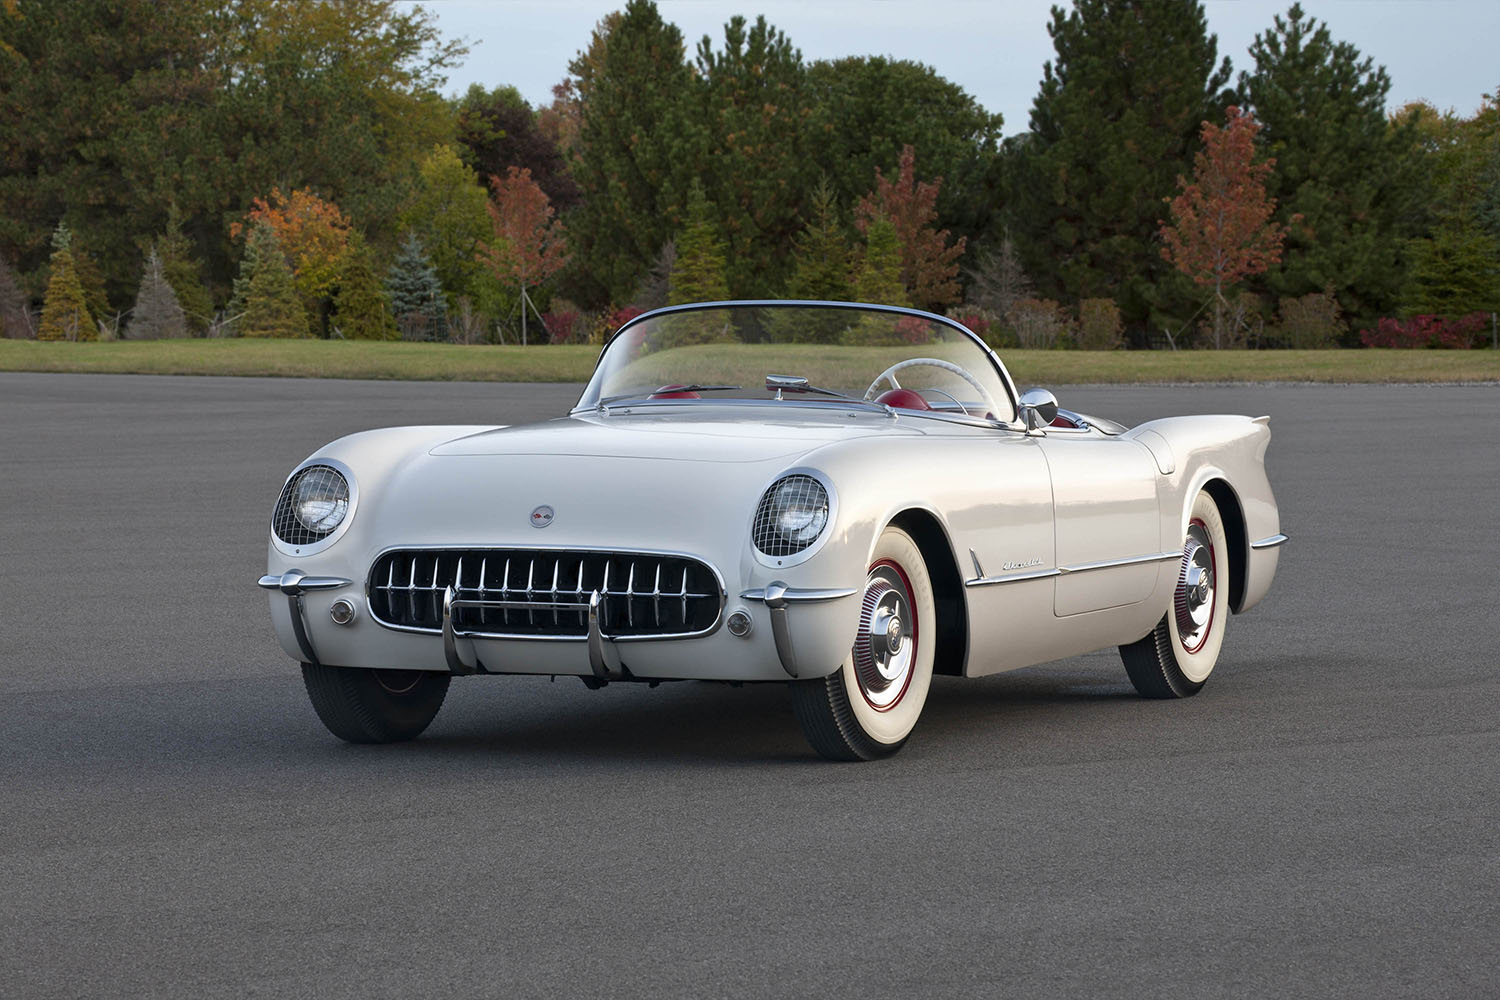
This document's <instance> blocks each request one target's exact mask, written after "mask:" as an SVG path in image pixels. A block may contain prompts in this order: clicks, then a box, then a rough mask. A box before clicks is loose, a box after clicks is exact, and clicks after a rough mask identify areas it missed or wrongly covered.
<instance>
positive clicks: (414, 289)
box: [385, 233, 447, 340]
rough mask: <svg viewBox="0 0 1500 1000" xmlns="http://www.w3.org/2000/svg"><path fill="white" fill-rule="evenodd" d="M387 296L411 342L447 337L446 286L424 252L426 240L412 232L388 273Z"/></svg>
mask: <svg viewBox="0 0 1500 1000" xmlns="http://www.w3.org/2000/svg"><path fill="white" fill-rule="evenodd" d="M385 294H386V298H387V299H389V300H390V304H391V315H393V316H394V317H395V318H396V326H397V328H399V329H400V331H401V334H402V336H404V337H406V338H407V339H408V340H442V339H443V338H444V337H445V336H447V327H446V325H445V323H444V310H443V286H442V283H441V282H439V281H438V276H437V270H436V269H435V268H434V267H433V266H432V262H431V261H430V260H429V259H428V257H427V252H426V251H425V250H423V249H422V241H421V240H419V239H417V237H416V236H415V235H414V234H412V233H408V234H407V235H406V241H405V242H404V243H402V244H401V250H400V252H399V253H398V254H396V259H395V260H394V261H393V262H392V263H391V267H390V270H389V271H387V272H386V276H385Z"/></svg>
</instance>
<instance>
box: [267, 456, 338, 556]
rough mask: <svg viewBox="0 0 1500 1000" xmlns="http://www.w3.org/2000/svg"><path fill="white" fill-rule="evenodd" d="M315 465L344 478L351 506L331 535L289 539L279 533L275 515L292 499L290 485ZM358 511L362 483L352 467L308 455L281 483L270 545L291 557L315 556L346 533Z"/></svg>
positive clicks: (273, 507)
mask: <svg viewBox="0 0 1500 1000" xmlns="http://www.w3.org/2000/svg"><path fill="white" fill-rule="evenodd" d="M316 466H324V467H326V468H329V469H332V470H333V471H334V472H336V473H338V474H339V475H340V476H341V477H343V480H344V482H345V483H346V484H347V485H348V488H349V502H348V506H347V507H346V508H345V511H344V517H343V520H341V521H339V523H338V524H337V525H335V526H334V529H333V530H332V531H330V532H329V533H328V534H326V535H324V536H323V537H321V538H319V539H317V540H315V541H311V542H305V543H303V544H293V543H291V542H288V541H286V540H285V539H283V538H282V537H281V536H280V535H279V534H277V532H276V519H277V518H276V515H277V512H278V511H280V510H281V508H282V505H283V504H284V503H288V502H290V498H289V497H288V495H287V493H288V490H289V488H290V487H291V486H292V483H293V482H294V481H295V480H297V479H298V478H299V477H300V476H301V475H302V473H304V472H306V471H307V470H308V469H311V468H314V467H316ZM358 510H359V483H358V481H357V480H356V479H355V478H354V472H353V470H351V469H350V468H349V467H348V466H347V465H345V464H344V463H343V462H340V461H339V460H338V459H335V458H323V457H317V458H309V459H307V460H306V461H304V462H302V463H301V464H299V465H298V466H297V467H296V468H295V469H293V470H292V471H291V472H290V473H289V474H288V475H287V477H286V480H285V482H283V483H282V484H281V492H279V493H278V494H276V503H275V505H274V506H272V508H271V519H270V529H271V530H270V533H271V544H272V545H274V546H275V547H276V549H277V551H279V552H282V553H284V554H286V555H289V556H306V555H312V554H313V553H315V552H321V551H323V550H324V549H326V548H328V547H329V546H330V545H332V544H333V543H334V542H337V541H338V540H339V539H340V538H341V537H343V534H344V532H346V531H348V530H349V525H350V523H351V522H352V521H353V520H354V516H355V514H356V513H357V512H358ZM293 516H295V515H293Z"/></svg>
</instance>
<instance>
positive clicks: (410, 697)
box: [302, 663, 451, 743]
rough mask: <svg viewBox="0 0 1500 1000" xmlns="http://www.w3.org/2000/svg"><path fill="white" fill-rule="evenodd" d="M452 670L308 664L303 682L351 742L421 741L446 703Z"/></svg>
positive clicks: (327, 720) (331, 726) (327, 721)
mask: <svg viewBox="0 0 1500 1000" xmlns="http://www.w3.org/2000/svg"><path fill="white" fill-rule="evenodd" d="M450 680H451V676H450V675H449V674H444V673H434V672H432V671H427V670H366V669H363V668H359V667H327V666H322V665H319V664H313V663H304V664H302V682H303V683H304V684H305V685H306V686H307V696H308V698H309V699H310V700H311V701H312V706H313V710H314V711H315V712H317V713H318V718H320V719H322V720H323V725H325V726H327V727H328V731H329V732H331V733H332V734H333V735H335V736H337V737H338V738H339V739H341V740H347V741H348V742H350V743H399V742H401V741H403V740H410V739H415V738H416V737H417V736H419V735H421V733H422V731H423V730H424V729H426V728H427V726H428V724H429V723H431V722H432V720H433V717H434V716H436V715H437V714H438V709H440V708H442V707H443V698H444V696H445V695H447V693H448V682H449V681H450Z"/></svg>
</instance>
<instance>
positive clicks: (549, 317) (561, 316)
mask: <svg viewBox="0 0 1500 1000" xmlns="http://www.w3.org/2000/svg"><path fill="white" fill-rule="evenodd" d="M580 319H582V316H580V315H579V313H578V311H577V310H576V309H555V310H553V311H551V312H546V313H543V314H542V322H543V323H545V324H546V325H547V332H548V333H550V334H551V335H552V342H553V343H554V344H571V343H573V342H574V340H575V339H576V338H577V336H578V334H579V333H580V332H581V329H582V324H581V323H580V322H579V320H580Z"/></svg>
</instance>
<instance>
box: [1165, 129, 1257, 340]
mask: <svg viewBox="0 0 1500 1000" xmlns="http://www.w3.org/2000/svg"><path fill="white" fill-rule="evenodd" d="M1225 119H1226V121H1225V125H1224V127H1223V128H1220V127H1219V126H1217V125H1214V124H1213V123H1212V122H1204V123H1203V131H1202V139H1203V149H1201V150H1200V151H1199V152H1198V153H1197V154H1196V155H1195V156H1194V157H1193V178H1192V180H1191V181H1189V180H1188V179H1187V178H1185V177H1181V176H1179V177H1178V178H1177V186H1178V187H1179V188H1180V189H1181V191H1180V193H1179V194H1178V195H1177V197H1175V198H1168V199H1166V201H1167V203H1168V204H1169V205H1170V206H1171V215H1172V221H1171V222H1170V223H1163V224H1162V227H1161V236H1162V239H1163V241H1164V242H1165V243H1166V245H1165V246H1164V247H1163V248H1162V251H1161V254H1162V257H1163V258H1165V259H1166V260H1167V261H1170V262H1171V263H1172V264H1173V265H1174V266H1175V267H1176V268H1177V269H1178V270H1179V271H1181V272H1182V273H1183V274H1186V275H1187V276H1188V277H1190V278H1192V279H1193V281H1194V282H1196V283H1197V284H1199V285H1203V286H1209V287H1212V288H1213V292H1214V297H1213V305H1214V327H1213V330H1214V346H1215V347H1222V346H1223V343H1224V308H1225V306H1226V305H1227V300H1226V299H1225V298H1224V290H1225V289H1226V288H1230V287H1233V286H1234V285H1236V284H1237V283H1238V282H1239V281H1240V280H1241V279H1243V278H1246V277H1248V276H1250V275H1252V274H1260V273H1262V272H1263V271H1265V270H1266V268H1268V267H1270V266H1271V265H1272V264H1274V263H1276V262H1277V261H1278V260H1280V259H1281V243H1282V240H1283V239H1284V238H1285V236H1286V227H1284V226H1282V225H1279V224H1277V223H1275V222H1273V221H1272V220H1271V216H1272V213H1274V212H1275V211H1276V200H1275V199H1274V198H1271V197H1270V196H1268V195H1267V194H1266V177H1267V176H1268V175H1269V174H1270V173H1271V168H1272V167H1273V166H1274V165H1275V162H1276V161H1275V160H1269V159H1268V160H1264V161H1262V162H1260V163H1256V162H1255V133H1256V132H1257V131H1258V130H1259V128H1260V125H1259V124H1258V123H1257V122H1256V121H1255V118H1254V116H1252V115H1251V114H1249V113H1248V112H1243V111H1241V110H1240V109H1239V108H1237V107H1230V108H1228V109H1227V110H1226V112H1225Z"/></svg>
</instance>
